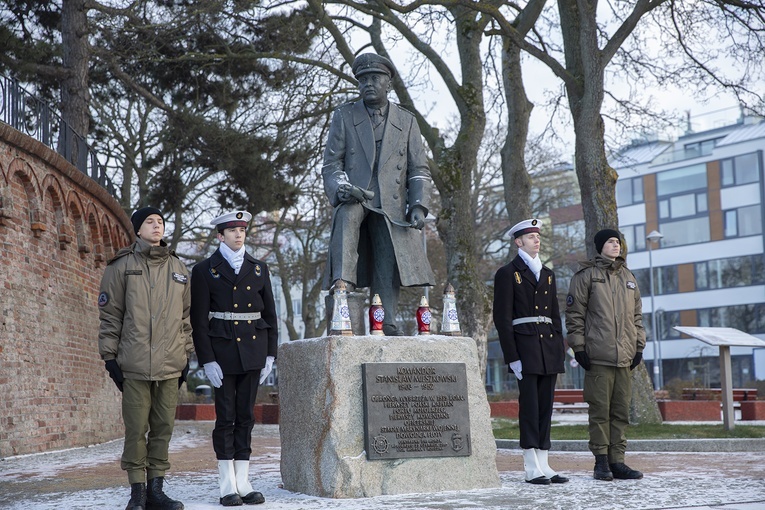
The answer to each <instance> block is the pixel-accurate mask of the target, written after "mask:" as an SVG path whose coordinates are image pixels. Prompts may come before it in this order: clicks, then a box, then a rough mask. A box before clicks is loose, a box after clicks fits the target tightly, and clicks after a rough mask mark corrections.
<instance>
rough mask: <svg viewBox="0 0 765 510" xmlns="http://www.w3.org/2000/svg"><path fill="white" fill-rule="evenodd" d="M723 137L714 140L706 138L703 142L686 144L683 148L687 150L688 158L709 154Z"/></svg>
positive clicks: (686, 155)
mask: <svg viewBox="0 0 765 510" xmlns="http://www.w3.org/2000/svg"><path fill="white" fill-rule="evenodd" d="M721 139H722V138H715V139H714V140H704V141H701V142H694V143H687V144H685V146H684V147H683V149H684V150H685V157H686V159H690V158H698V157H701V156H709V155H710V154H712V150H713V149H714V148H715V146H716V145H717V142H718V140H721Z"/></svg>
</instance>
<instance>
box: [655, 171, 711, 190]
mask: <svg viewBox="0 0 765 510" xmlns="http://www.w3.org/2000/svg"><path fill="white" fill-rule="evenodd" d="M706 189H707V166H706V164H703V163H702V164H700V165H693V166H688V167H685V168H678V169H677V170H668V171H666V172H659V173H658V174H656V194H657V196H660V197H663V196H667V195H677V194H680V193H687V192H689V191H694V190H706Z"/></svg>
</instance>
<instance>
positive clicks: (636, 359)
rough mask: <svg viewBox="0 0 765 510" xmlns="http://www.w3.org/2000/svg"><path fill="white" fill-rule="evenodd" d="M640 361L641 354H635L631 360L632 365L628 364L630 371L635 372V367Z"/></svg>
mask: <svg viewBox="0 0 765 510" xmlns="http://www.w3.org/2000/svg"><path fill="white" fill-rule="evenodd" d="M642 360H643V353H642V352H636V353H635V357H634V358H632V363H630V370H635V367H636V366H638V365H639V364H640V362H641V361H642Z"/></svg>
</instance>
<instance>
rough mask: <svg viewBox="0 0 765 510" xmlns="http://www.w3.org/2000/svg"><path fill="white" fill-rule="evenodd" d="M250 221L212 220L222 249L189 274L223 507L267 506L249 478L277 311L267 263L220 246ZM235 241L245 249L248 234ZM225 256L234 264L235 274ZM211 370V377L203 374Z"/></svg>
mask: <svg viewBox="0 0 765 510" xmlns="http://www.w3.org/2000/svg"><path fill="white" fill-rule="evenodd" d="M251 217H252V216H251V215H250V213H247V212H244V211H236V212H233V213H228V214H224V215H222V216H219V217H218V218H216V219H214V220H213V222H212V224H213V225H214V226H216V227H217V228H218V237H219V239H220V240H221V246H220V248H219V249H218V250H217V251H216V252H215V253H213V255H212V256H211V257H210V258H208V259H205V260H203V261H201V262H199V263H198V264H197V265H196V266H194V268H193V270H192V273H191V325H192V328H193V331H192V335H193V338H194V346H195V349H196V353H197V358H198V359H199V363H200V365H203V366H205V372H206V373H207V374H208V378H210V380H211V382H212V384H213V385H214V386H216V389H215V414H216V420H215V428H214V429H213V433H212V439H213V449H214V451H215V455H216V458H217V459H218V465H219V475H220V482H221V504H223V505H224V506H238V505H241V504H242V501H244V502H246V503H262V502H263V501H265V500H264V499H263V496H262V494H261V493H260V492H255V491H253V490H252V486H251V485H250V484H249V480H248V474H249V459H250V454H251V452H252V448H251V439H252V429H253V426H254V424H255V416H254V405H255V397H256V395H257V391H258V386H259V383H260V379H263V377H262V376H261V370H263V372H264V374H263V375H266V374H265V373H267V372H269V371H270V370H271V365H272V363H273V361H274V359H275V358H276V354H277V345H278V319H277V315H276V306H275V303H274V296H273V290H272V287H271V277H270V274H269V271H268V266H267V265H266V263H265V262H263V261H260V260H257V259H255V258H254V257H252V256H251V255H250V254H248V253H247V252H246V251H245V249H244V246H243V245H242V246H241V248H239V249H238V250H236V251H234V250H231V249H230V248H229V247H228V246H227V245H225V244H224V235H225V231H226V229H229V228H237V227H245V228H246V227H247V225H248V222H249V220H250V219H251ZM239 235H240V241H241V242H242V243H243V242H244V236H245V235H246V230H245V231H244V232H240V233H239ZM224 252H226V255H224ZM227 256H228V257H231V258H237V257H238V260H237V262H238V263H240V264H241V266H240V267H239V271H238V273H237V272H236V270H235V268H234V267H233V266H232V262H230V261H229V259H227ZM237 265H238V264H237ZM216 364H217V366H216V367H215V369H214V370H213V372H214V373H213V374H212V376H211V375H210V373H209V372H208V370H209V369H210V366H211V365H213V366H214V365H216ZM216 373H217V375H216Z"/></svg>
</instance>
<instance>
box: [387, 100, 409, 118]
mask: <svg viewBox="0 0 765 510" xmlns="http://www.w3.org/2000/svg"><path fill="white" fill-rule="evenodd" d="M391 105H392V106H395V107H397V108H398V109H399V110H401V113H406V114H408V115H411V116H412V117H414V113H412V112H410V111H409V110H407V109H406V108H404V107H403V106H401V105H400V104H398V103H391Z"/></svg>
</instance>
